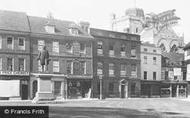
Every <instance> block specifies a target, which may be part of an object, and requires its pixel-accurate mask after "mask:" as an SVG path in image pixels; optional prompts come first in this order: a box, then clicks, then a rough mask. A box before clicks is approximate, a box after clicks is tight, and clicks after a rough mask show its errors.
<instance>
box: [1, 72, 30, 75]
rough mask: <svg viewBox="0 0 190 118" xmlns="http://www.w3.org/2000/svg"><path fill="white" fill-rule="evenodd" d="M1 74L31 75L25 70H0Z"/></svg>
mask: <svg viewBox="0 0 190 118" xmlns="http://www.w3.org/2000/svg"><path fill="white" fill-rule="evenodd" d="M0 75H29V72H25V71H0Z"/></svg>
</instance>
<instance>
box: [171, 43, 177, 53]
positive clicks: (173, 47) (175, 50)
mask: <svg viewBox="0 0 190 118" xmlns="http://www.w3.org/2000/svg"><path fill="white" fill-rule="evenodd" d="M170 52H177V46H176V45H175V44H174V45H173V46H172V47H171V49H170Z"/></svg>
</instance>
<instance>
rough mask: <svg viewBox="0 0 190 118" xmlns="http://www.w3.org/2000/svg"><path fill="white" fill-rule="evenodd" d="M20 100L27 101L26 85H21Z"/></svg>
mask: <svg viewBox="0 0 190 118" xmlns="http://www.w3.org/2000/svg"><path fill="white" fill-rule="evenodd" d="M21 95H22V96H21V98H22V100H27V99H28V85H26V84H22V94H21Z"/></svg>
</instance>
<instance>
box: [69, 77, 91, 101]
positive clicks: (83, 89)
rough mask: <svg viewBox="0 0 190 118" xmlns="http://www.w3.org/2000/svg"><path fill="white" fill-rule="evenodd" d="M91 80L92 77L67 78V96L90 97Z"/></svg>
mask: <svg viewBox="0 0 190 118" xmlns="http://www.w3.org/2000/svg"><path fill="white" fill-rule="evenodd" d="M91 82H92V81H91V79H79V78H77V79H67V98H68V99H80V98H90V97H91V86H92V85H91Z"/></svg>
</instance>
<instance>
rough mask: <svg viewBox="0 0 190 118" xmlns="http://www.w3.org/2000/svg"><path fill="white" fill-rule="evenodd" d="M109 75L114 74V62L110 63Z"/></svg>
mask: <svg viewBox="0 0 190 118" xmlns="http://www.w3.org/2000/svg"><path fill="white" fill-rule="evenodd" d="M109 76H114V64H113V63H110V64H109Z"/></svg>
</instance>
